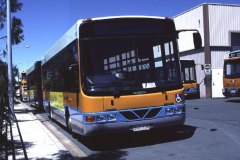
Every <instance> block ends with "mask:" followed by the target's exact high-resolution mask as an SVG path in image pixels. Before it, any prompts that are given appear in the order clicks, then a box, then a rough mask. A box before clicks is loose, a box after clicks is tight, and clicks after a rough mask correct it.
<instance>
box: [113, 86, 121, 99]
mask: <svg viewBox="0 0 240 160" xmlns="http://www.w3.org/2000/svg"><path fill="white" fill-rule="evenodd" d="M113 97H114V98H115V99H117V98H120V89H119V88H115V89H114V90H113Z"/></svg>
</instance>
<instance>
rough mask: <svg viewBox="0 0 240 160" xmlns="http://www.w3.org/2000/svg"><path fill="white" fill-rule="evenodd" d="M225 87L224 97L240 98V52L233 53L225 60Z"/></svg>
mask: <svg viewBox="0 0 240 160" xmlns="http://www.w3.org/2000/svg"><path fill="white" fill-rule="evenodd" d="M223 87H224V88H223V95H224V96H226V97H235V96H240V50H238V51H234V52H231V53H230V54H229V56H228V58H226V59H224V67H223Z"/></svg>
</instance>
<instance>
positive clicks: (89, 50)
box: [81, 36, 179, 93]
mask: <svg viewBox="0 0 240 160" xmlns="http://www.w3.org/2000/svg"><path fill="white" fill-rule="evenodd" d="M81 45H82V55H83V61H82V63H83V66H84V67H83V68H84V70H83V74H84V75H83V83H84V85H83V86H84V87H85V89H86V90H88V91H92V92H94V91H95V92H96V91H113V90H115V89H119V90H121V91H134V90H145V91H146V93H147V90H151V89H159V90H162V89H163V88H164V89H167V86H168V85H169V86H171V87H173V86H174V85H175V86H176V85H177V84H178V82H179V79H178V76H177V73H176V71H177V69H176V66H177V64H176V62H178V61H175V59H176V54H175V52H176V41H175V39H174V37H171V36H169V37H161V36H147V37H145V36H141V37H134V36H133V37H112V38H109V37H107V38H92V39H87V40H83V41H82V42H81Z"/></svg>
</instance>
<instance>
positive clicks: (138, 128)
mask: <svg viewBox="0 0 240 160" xmlns="http://www.w3.org/2000/svg"><path fill="white" fill-rule="evenodd" d="M150 128H151V127H150V126H136V127H133V131H134V132H139V131H147V130H150Z"/></svg>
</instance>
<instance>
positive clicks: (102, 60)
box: [41, 16, 201, 136]
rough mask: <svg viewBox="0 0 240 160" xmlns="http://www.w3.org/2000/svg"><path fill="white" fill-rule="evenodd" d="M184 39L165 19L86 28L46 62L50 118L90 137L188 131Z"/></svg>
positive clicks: (92, 23)
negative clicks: (183, 127) (163, 129)
mask: <svg viewBox="0 0 240 160" xmlns="http://www.w3.org/2000/svg"><path fill="white" fill-rule="evenodd" d="M184 31H186V30H184ZM179 32H181V31H177V30H176V29H175V24H174V22H173V20H172V19H170V18H164V17H152V16H117V17H101V18H91V19H81V20H78V21H77V22H76V23H75V24H74V25H73V26H72V27H71V28H70V29H69V30H68V31H67V32H66V33H65V34H64V35H63V36H62V37H61V38H60V39H59V40H58V41H57V42H56V43H55V44H54V45H53V46H52V47H51V48H50V49H49V50H48V51H47V53H46V54H45V55H44V58H43V59H42V61H41V67H42V88H43V107H44V109H45V111H46V112H48V114H49V117H50V118H51V119H54V120H56V121H58V122H60V123H62V124H63V125H65V126H66V127H67V128H68V129H69V131H71V133H78V134H80V135H83V136H89V135H95V134H104V133H111V132H138V131H147V130H152V129H156V128H161V127H169V126H178V125H183V124H184V122H185V118H186V110H185V102H184V93H183V86H182V82H181V71H180V61H179V53H178V46H177V38H178V33H179ZM193 39H194V42H195V45H196V47H200V45H201V36H200V34H199V33H198V32H197V33H193ZM199 44H200V45H199Z"/></svg>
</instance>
